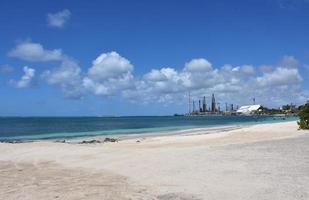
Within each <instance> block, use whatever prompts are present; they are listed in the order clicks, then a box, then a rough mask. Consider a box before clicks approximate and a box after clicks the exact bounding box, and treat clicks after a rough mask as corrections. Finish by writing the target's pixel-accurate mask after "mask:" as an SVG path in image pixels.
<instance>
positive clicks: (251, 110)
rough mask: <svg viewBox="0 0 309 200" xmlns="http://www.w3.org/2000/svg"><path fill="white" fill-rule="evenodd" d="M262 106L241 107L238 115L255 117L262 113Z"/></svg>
mask: <svg viewBox="0 0 309 200" xmlns="http://www.w3.org/2000/svg"><path fill="white" fill-rule="evenodd" d="M261 107H262V106H261V105H247V106H241V107H240V108H239V109H238V110H237V111H236V113H237V114H239V115H254V114H257V113H258V112H259V111H261Z"/></svg>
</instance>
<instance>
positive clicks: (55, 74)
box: [41, 58, 83, 98]
mask: <svg viewBox="0 0 309 200" xmlns="http://www.w3.org/2000/svg"><path fill="white" fill-rule="evenodd" d="M41 77H42V78H43V79H44V80H46V81H47V83H49V84H51V85H58V86H60V88H61V89H62V91H63V92H64V94H65V95H66V96H67V97H70V98H80V97H81V96H82V94H83V88H81V84H82V83H81V68H80V67H79V65H78V64H77V63H76V62H75V61H74V60H72V59H69V58H66V59H64V60H63V61H62V62H61V64H60V66H59V67H56V68H54V69H52V70H46V71H44V72H43V74H42V75H41Z"/></svg>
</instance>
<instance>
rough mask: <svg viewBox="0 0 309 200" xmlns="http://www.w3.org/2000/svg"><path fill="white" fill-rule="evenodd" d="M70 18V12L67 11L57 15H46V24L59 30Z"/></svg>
mask: <svg viewBox="0 0 309 200" xmlns="http://www.w3.org/2000/svg"><path fill="white" fill-rule="evenodd" d="M70 17H71V12H70V11H69V10H68V9H65V10H62V11H60V12H57V13H49V14H47V23H48V25H49V26H51V27H56V28H61V27H63V26H64V25H65V24H66V23H67V21H68V20H69V19H70Z"/></svg>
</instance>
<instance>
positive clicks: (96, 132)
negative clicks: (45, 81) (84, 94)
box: [0, 116, 297, 141]
mask: <svg viewBox="0 0 309 200" xmlns="http://www.w3.org/2000/svg"><path fill="white" fill-rule="evenodd" d="M287 120H289V121H291V120H297V118H296V117H287V118H282V117H271V116H259V117H252V116H140V117H0V141H12V140H21V141H24V140H44V139H72V138H79V137H90V136H100V135H127V134H142V133H143V134H144V133H152V134H156V133H158V134H159V133H160V132H166V131H174V130H183V129H190V128H207V127H216V126H225V125H245V124H258V123H273V122H280V121H287Z"/></svg>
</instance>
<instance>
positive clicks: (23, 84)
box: [10, 66, 35, 88]
mask: <svg viewBox="0 0 309 200" xmlns="http://www.w3.org/2000/svg"><path fill="white" fill-rule="evenodd" d="M23 70H24V75H23V76H22V77H21V79H20V80H18V81H15V80H11V81H10V83H11V84H12V85H14V86H15V87H16V88H27V87H30V86H31V84H32V80H33V78H34V76H35V69H33V68H30V67H27V66H25V67H24V68H23Z"/></svg>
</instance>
